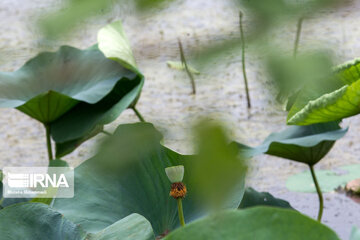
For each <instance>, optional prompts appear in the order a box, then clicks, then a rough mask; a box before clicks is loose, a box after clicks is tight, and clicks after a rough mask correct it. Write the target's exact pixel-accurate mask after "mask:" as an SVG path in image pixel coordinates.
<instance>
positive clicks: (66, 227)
mask: <svg viewBox="0 0 360 240" xmlns="http://www.w3.org/2000/svg"><path fill="white" fill-rule="evenodd" d="M0 225H1V228H0V236H1V239H6V240H18V239H36V240H51V239H54V240H58V239H59V240H60V239H71V240H84V239H88V240H100V239H101V240H106V239H109V240H110V239H124V240H130V239H137V240H151V239H154V233H153V231H152V229H151V225H150V223H149V221H147V220H146V219H145V218H144V217H143V216H141V215H139V214H132V215H130V216H127V217H125V218H123V219H121V220H119V221H117V222H115V223H114V224H113V225H111V226H109V227H107V228H105V229H103V230H101V231H100V232H98V233H95V234H87V233H86V232H85V231H84V230H83V229H82V227H81V226H80V225H76V224H74V223H72V222H70V221H69V220H67V219H66V218H64V217H63V216H62V215H61V214H60V213H58V212H56V211H54V210H53V209H51V208H50V207H49V206H48V205H45V204H42V203H21V204H17V205H13V206H10V207H6V208H4V209H2V210H0Z"/></svg>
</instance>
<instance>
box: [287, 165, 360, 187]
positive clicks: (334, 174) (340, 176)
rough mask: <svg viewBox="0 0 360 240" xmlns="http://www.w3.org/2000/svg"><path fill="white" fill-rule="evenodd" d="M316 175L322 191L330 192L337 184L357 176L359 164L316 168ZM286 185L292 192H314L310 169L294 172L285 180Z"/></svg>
mask: <svg viewBox="0 0 360 240" xmlns="http://www.w3.org/2000/svg"><path fill="white" fill-rule="evenodd" d="M315 173H316V177H317V179H318V181H319V185H320V188H321V191H322V192H332V191H334V190H335V189H336V188H338V187H339V186H342V187H345V185H346V183H348V182H349V181H351V180H353V179H356V178H358V177H359V173H360V165H359V164H357V165H356V164H355V165H348V166H343V167H340V168H339V169H336V170H317V171H315ZM286 187H287V188H288V189H289V190H290V191H294V192H316V188H315V185H314V181H313V179H312V177H311V173H310V171H305V172H302V173H298V174H295V175H293V176H291V177H289V179H288V180H287V181H286Z"/></svg>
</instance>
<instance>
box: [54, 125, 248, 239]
mask: <svg viewBox="0 0 360 240" xmlns="http://www.w3.org/2000/svg"><path fill="white" fill-rule="evenodd" d="M160 139H161V135H160V133H158V132H157V131H156V130H155V128H154V127H153V126H152V125H151V124H149V123H136V124H125V125H120V126H119V127H118V128H117V129H116V131H115V132H114V135H113V136H111V137H109V138H107V139H106V140H105V142H104V143H103V146H102V147H101V148H100V151H99V153H98V154H97V155H96V156H95V157H94V158H92V159H89V160H87V161H85V162H84V163H82V164H81V165H80V166H79V167H77V168H76V169H75V186H76V187H75V197H74V198H73V199H55V201H54V205H53V206H54V208H55V209H57V210H58V211H59V212H61V213H63V214H64V215H65V216H66V217H67V218H68V219H69V220H71V221H73V222H75V223H77V224H80V225H82V226H83V227H84V229H85V230H86V231H89V232H93V233H95V232H98V231H100V230H101V229H103V228H106V227H107V226H109V225H111V224H113V223H114V222H116V221H118V220H119V219H121V218H123V217H125V216H127V215H129V214H132V213H138V214H141V215H142V216H144V217H145V218H146V219H148V220H149V221H150V223H151V225H152V227H153V229H154V232H155V234H156V235H161V234H163V233H166V232H168V231H171V230H173V229H175V228H176V227H178V226H179V220H178V216H177V203H176V200H175V199H173V198H171V197H170V196H169V191H170V186H171V183H170V181H169V179H168V178H167V176H166V174H165V168H166V167H169V166H174V165H184V167H185V176H184V180H183V182H184V183H185V184H186V186H187V189H188V194H187V196H186V198H185V199H184V200H183V207H184V215H185V220H186V222H190V221H192V220H194V219H196V218H198V217H200V216H202V215H204V214H205V212H204V209H203V206H201V203H199V202H197V201H195V197H194V191H192V189H194V187H193V186H194V182H192V181H191V179H193V178H192V176H191V174H192V169H191V167H190V166H191V163H192V161H193V160H194V157H192V156H184V155H181V154H178V153H176V152H174V151H172V150H170V149H168V148H165V147H163V146H162V145H160V143H159V142H160ZM243 184H244V183H243V182H242V183H241V186H239V187H238V188H237V189H236V192H234V194H233V196H231V197H232V198H237V199H238V200H237V201H236V202H235V201H232V202H231V205H226V207H231V208H237V207H238V205H239V204H240V201H241V198H242V195H243V191H244V187H243ZM234 185H236V183H234Z"/></svg>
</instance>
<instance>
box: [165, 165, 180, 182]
mask: <svg viewBox="0 0 360 240" xmlns="http://www.w3.org/2000/svg"><path fill="white" fill-rule="evenodd" d="M165 173H166V175H167V177H168V178H169V180H170V182H172V183H176V182H182V180H183V178H184V166H183V165H179V166H173V167H168V168H165Z"/></svg>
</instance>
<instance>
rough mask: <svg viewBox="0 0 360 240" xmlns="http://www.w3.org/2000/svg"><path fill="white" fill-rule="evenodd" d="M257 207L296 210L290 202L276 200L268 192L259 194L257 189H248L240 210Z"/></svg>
mask: <svg viewBox="0 0 360 240" xmlns="http://www.w3.org/2000/svg"><path fill="white" fill-rule="evenodd" d="M256 206H269V207H280V208H288V209H294V208H293V207H292V206H291V205H290V203H289V202H288V201H285V200H282V199H279V198H275V197H274V196H273V195H271V194H270V193H268V192H258V191H256V190H255V189H253V188H251V187H248V188H246V190H245V193H244V197H243V199H242V200H241V203H240V206H239V208H240V209H244V208H249V207H256Z"/></svg>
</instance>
